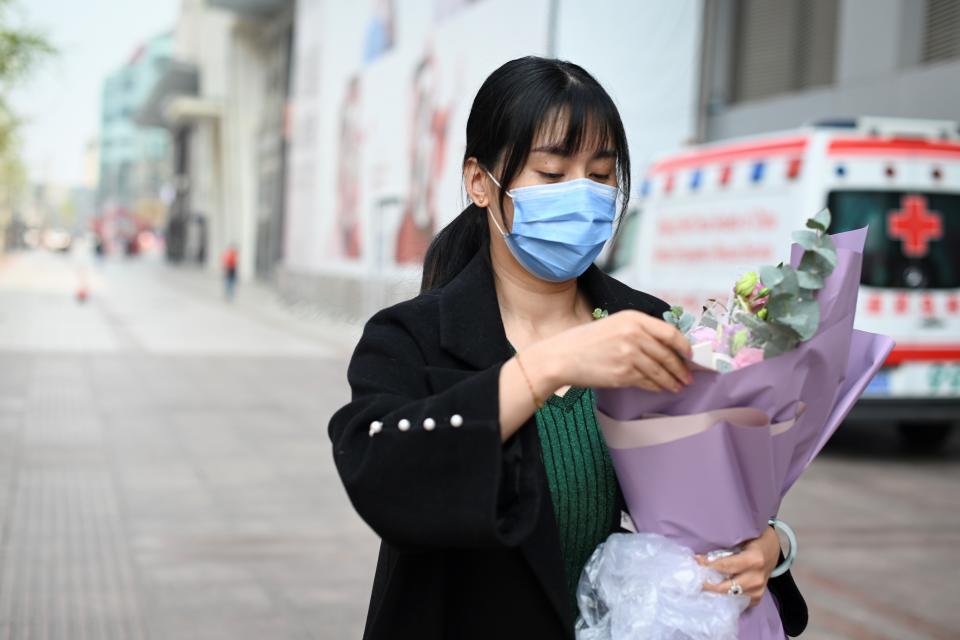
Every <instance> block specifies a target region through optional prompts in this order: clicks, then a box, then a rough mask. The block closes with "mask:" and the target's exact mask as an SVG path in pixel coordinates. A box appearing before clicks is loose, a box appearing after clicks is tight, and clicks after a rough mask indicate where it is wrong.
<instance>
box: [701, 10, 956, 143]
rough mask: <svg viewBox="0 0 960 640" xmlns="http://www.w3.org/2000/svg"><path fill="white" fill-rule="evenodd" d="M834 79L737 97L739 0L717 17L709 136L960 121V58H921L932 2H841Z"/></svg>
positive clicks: (709, 101)
mask: <svg viewBox="0 0 960 640" xmlns="http://www.w3.org/2000/svg"><path fill="white" fill-rule="evenodd" d="M837 2H839V7H838V11H837V14H838V24H837V30H836V31H837V40H836V57H835V60H834V65H835V67H834V81H833V82H832V83H830V84H827V85H824V86H819V87H809V88H804V89H803V90H799V91H793V92H789V93H782V94H779V95H771V96H768V97H765V98H762V99H757V100H752V101H747V102H740V103H736V102H731V101H730V98H731V92H730V88H729V82H730V80H729V77H730V73H729V65H731V64H732V61H731V59H730V58H731V56H730V50H729V47H730V46H732V42H733V41H734V40H735V34H736V24H735V19H734V17H733V9H732V7H733V5H734V4H735V3H734V2H731V1H730V0H721V2H719V3H718V4H719V5H722V7H721V8H720V10H719V11H718V14H719V15H717V16H715V18H716V21H715V22H713V25H714V27H713V28H714V31H713V34H712V35H713V36H714V41H713V42H714V46H713V48H712V57H711V59H712V60H713V62H714V64H713V66H710V65H708V66H707V67H706V68H707V72H708V73H710V74H712V76H713V80H712V83H711V84H710V91H709V95H708V96H706V97H705V102H706V107H705V108H706V109H707V110H708V113H707V130H706V135H705V137H706V139H709V140H719V139H724V138H730V137H736V136H742V135H747V134H752V133H758V132H764V131H773V130H778V129H789V128H793V127H796V126H798V125H801V124H803V123H805V122H808V121H811V120H816V119H821V118H831V117H852V116H859V115H876V116H901V117H912V118H937V119H952V120H957V119H958V118H960V58H953V59H946V60H941V61H936V62H932V63H925V62H923V61H922V51H923V37H924V35H923V34H924V25H925V19H926V9H927V2H926V0H837ZM725 67H726V73H725Z"/></svg>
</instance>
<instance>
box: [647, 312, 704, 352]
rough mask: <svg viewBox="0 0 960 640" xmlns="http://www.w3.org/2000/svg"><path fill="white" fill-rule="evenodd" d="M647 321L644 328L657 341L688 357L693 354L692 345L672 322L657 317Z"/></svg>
mask: <svg viewBox="0 0 960 640" xmlns="http://www.w3.org/2000/svg"><path fill="white" fill-rule="evenodd" d="M649 320H650V321H649V322H647V323H646V327H645V328H646V329H647V331H649V332H650V334H651V335H653V337H655V338H656V339H657V340H658V341H660V342H661V343H663V344H664V345H666V346H667V347H669V348H671V349H673V350H674V351H676V352H677V353H679V354H680V355H683V356H687V357H690V356H692V355H693V351H692V347H691V346H690V341H689V340H688V339H687V337H686V336H684V335H683V334H682V333H680V330H679V329H677V328H676V327H675V326H673V325H672V324H669V323H667V322H665V321H663V320H660V319H658V318H649Z"/></svg>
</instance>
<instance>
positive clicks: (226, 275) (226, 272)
mask: <svg viewBox="0 0 960 640" xmlns="http://www.w3.org/2000/svg"><path fill="white" fill-rule="evenodd" d="M221 260H222V263H223V285H224V290H223V292H224V295H225V296H226V298H227V300H233V294H234V292H235V291H236V288H237V245H236V244H234V243H230V246H229V247H227V250H226V251H224V252H223V258H222V259H221Z"/></svg>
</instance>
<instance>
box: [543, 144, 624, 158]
mask: <svg viewBox="0 0 960 640" xmlns="http://www.w3.org/2000/svg"><path fill="white" fill-rule="evenodd" d="M531 153H549V154H552V155H555V156H569V155H570V154H569V153H568V152H567V149H566V148H565V147H564V146H563V145H561V144H545V145H540V146H539V147H534V148H533V149H532V150H531ZM593 157H594V158H616V157H617V152H616V151H614V150H613V149H601V150H599V151H597V152H596V153H595V154H593Z"/></svg>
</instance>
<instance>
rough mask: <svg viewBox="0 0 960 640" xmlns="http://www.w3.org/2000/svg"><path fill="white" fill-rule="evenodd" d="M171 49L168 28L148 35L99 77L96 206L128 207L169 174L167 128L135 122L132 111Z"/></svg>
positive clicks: (148, 196)
mask: <svg viewBox="0 0 960 640" xmlns="http://www.w3.org/2000/svg"><path fill="white" fill-rule="evenodd" d="M172 52H173V37H172V34H170V33H166V34H162V35H159V36H157V37H155V38H152V39H151V40H149V41H147V42H146V43H144V45H143V46H142V47H141V48H140V49H139V50H138V51H136V52H134V55H133V56H131V59H130V60H129V61H128V62H127V63H126V64H124V65H123V66H122V67H121V68H120V69H118V70H117V71H115V72H114V73H112V74H111V75H110V76H109V77H108V78H107V79H106V81H105V82H104V85H103V90H102V102H101V126H100V150H99V151H100V156H99V163H100V170H99V188H98V202H99V206H100V208H101V209H102V208H104V207H108V208H115V207H120V208H124V209H127V210H128V211H131V212H132V211H135V210H136V209H137V208H138V205H141V204H143V201H144V200H147V201H153V200H157V199H158V198H159V192H160V188H161V186H162V184H163V182H164V181H165V180H166V179H167V177H168V175H169V170H168V165H167V162H166V158H167V152H168V146H169V143H168V138H167V133H166V131H164V130H163V129H156V128H147V127H140V126H138V125H136V124H135V123H134V122H133V115H134V113H135V112H136V110H137V109H138V108H139V106H140V104H141V103H142V102H143V101H144V99H145V98H146V97H147V95H148V94H149V92H150V89H151V88H152V87H153V85H154V84H155V83H156V80H157V78H158V77H159V75H160V73H161V72H162V70H163V64H164V62H165V61H166V60H169V58H170V57H171V55H172Z"/></svg>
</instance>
